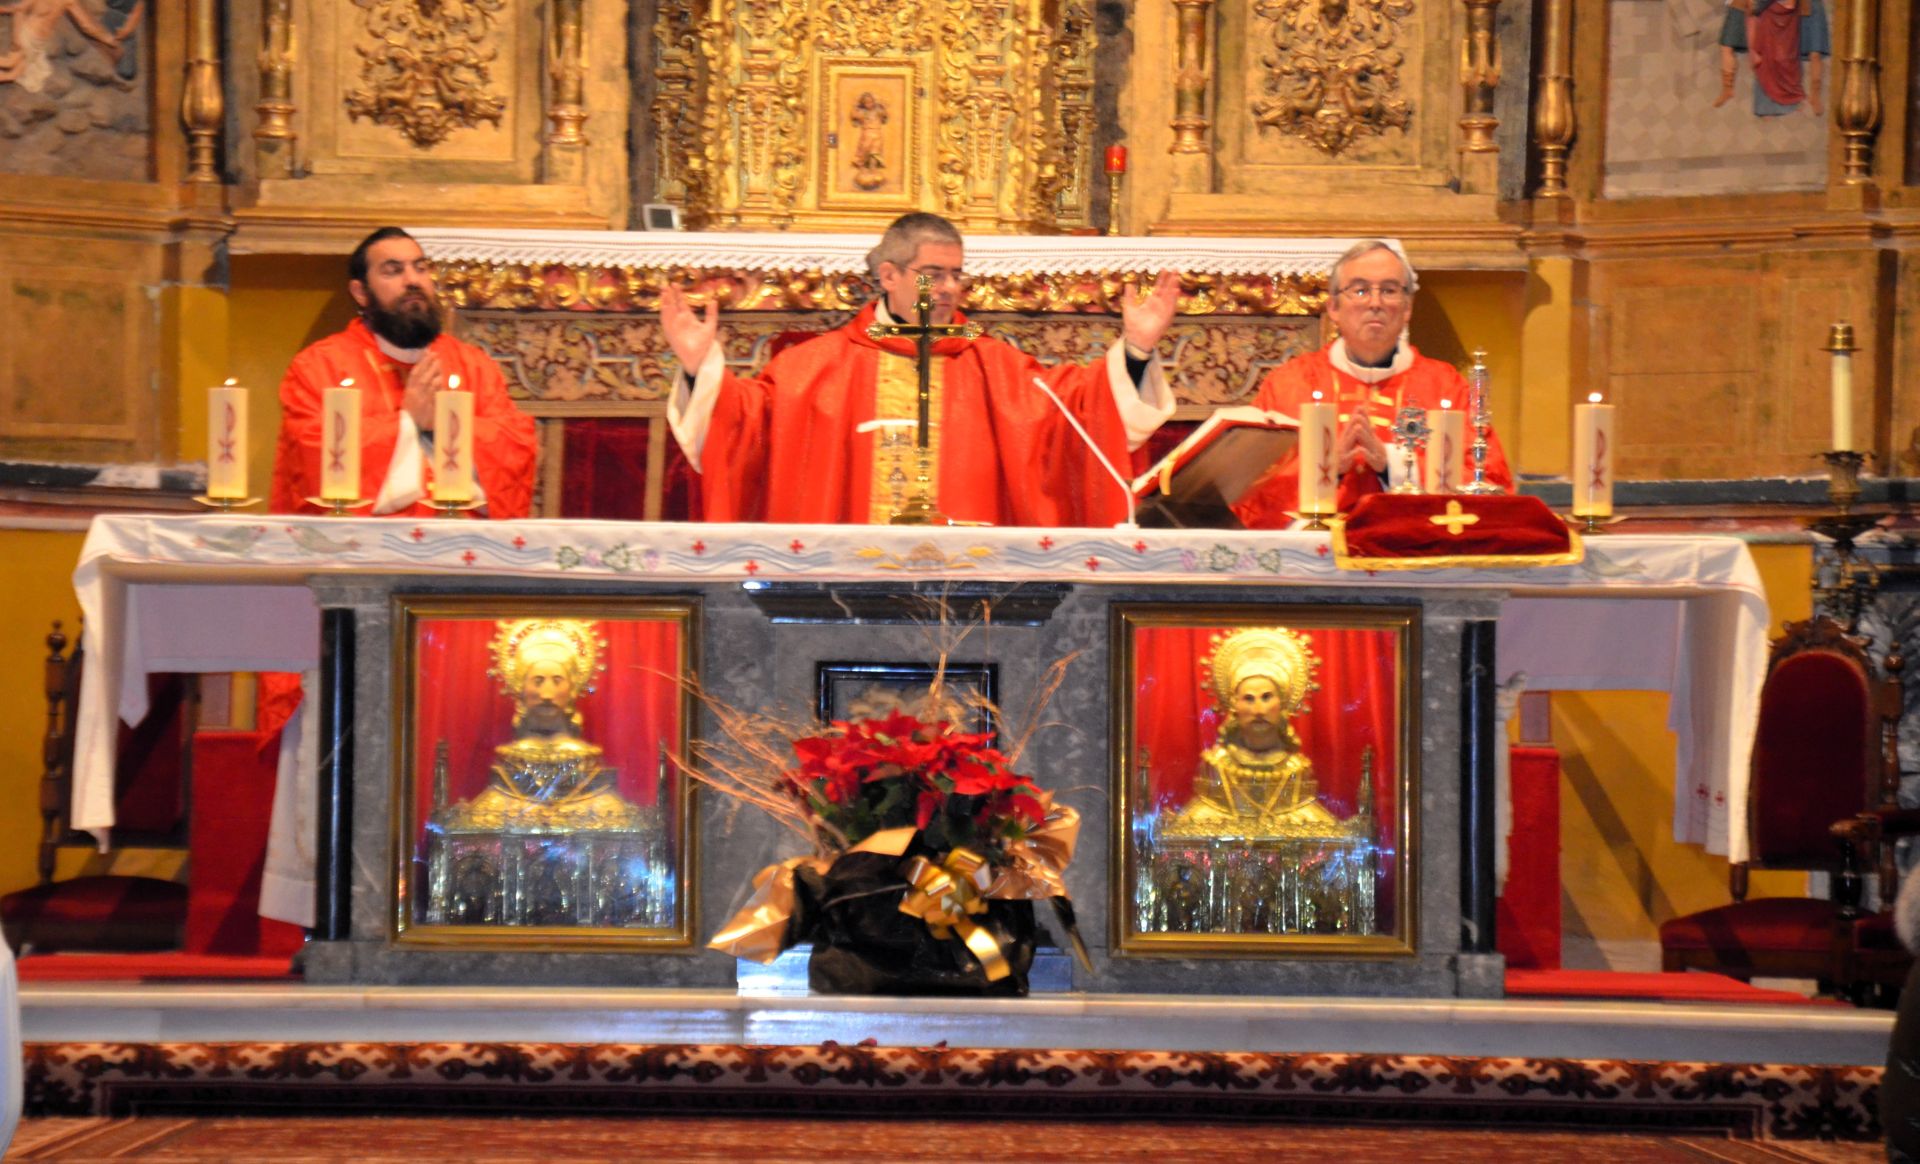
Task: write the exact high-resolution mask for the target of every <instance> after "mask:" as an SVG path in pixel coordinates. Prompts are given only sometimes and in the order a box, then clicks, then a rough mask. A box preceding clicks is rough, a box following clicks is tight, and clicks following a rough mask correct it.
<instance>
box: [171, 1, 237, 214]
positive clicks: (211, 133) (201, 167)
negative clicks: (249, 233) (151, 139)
mask: <svg viewBox="0 0 1920 1164" xmlns="http://www.w3.org/2000/svg"><path fill="white" fill-rule="evenodd" d="M187 41H188V45H189V48H188V53H187V85H186V92H185V93H184V94H182V95H181V98H180V123H181V124H182V125H184V126H185V127H186V130H187V181H189V182H218V181H219V180H220V171H219V168H218V167H219V161H220V123H221V121H222V120H223V119H224V117H225V115H226V110H227V103H226V95H225V94H224V93H222V92H221V91H220V14H219V12H218V11H216V10H215V8H214V5H213V0H195V2H194V3H193V5H192V6H191V7H190V8H189V9H188V12H187Z"/></svg>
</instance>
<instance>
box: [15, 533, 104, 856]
mask: <svg viewBox="0 0 1920 1164" xmlns="http://www.w3.org/2000/svg"><path fill="white" fill-rule="evenodd" d="M85 538H86V535H84V534H81V533H78V532H69V531H59V532H47V531H40V530H9V529H0V594H4V595H6V603H7V613H6V617H5V618H4V619H0V660H4V661H5V663H4V666H0V804H5V805H6V806H7V807H6V808H5V809H4V810H0V893H7V892H11V891H13V890H15V889H22V888H25V887H26V886H29V885H32V884H33V883H34V882H35V881H36V880H38V874H37V872H36V870H35V865H34V863H35V861H36V860H37V859H38V855H39V845H40V771H41V759H40V743H41V739H42V737H43V736H44V734H45V732H46V728H47V700H46V694H45V692H44V690H43V689H42V684H41V669H40V666H39V661H40V660H41V659H44V658H46V656H47V644H46V638H47V631H48V630H50V629H52V625H53V620H54V619H56V618H57V619H59V620H61V621H62V622H63V623H65V624H66V631H67V636H68V638H69V639H74V638H76V637H77V634H78V631H79V626H80V603H79V601H78V600H77V599H75V598H74V596H73V567H74V564H75V563H77V562H78V561H79V560H80V546H81V543H82V542H83V541H85ZM69 649H71V648H69Z"/></svg>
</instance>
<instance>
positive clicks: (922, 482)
mask: <svg viewBox="0 0 1920 1164" xmlns="http://www.w3.org/2000/svg"><path fill="white" fill-rule="evenodd" d="M918 286H919V296H918V298H916V299H915V300H914V303H913V310H914V314H915V315H917V316H919V318H920V322H919V323H917V324H914V323H875V324H872V325H870V326H868V328H867V335H868V336H869V337H870V338H872V339H903V338H911V339H912V340H913V354H914V361H915V362H916V363H917V364H918V365H919V367H918V369H917V370H918V372H919V374H920V385H919V392H918V394H917V399H918V401H919V405H920V409H919V419H918V422H917V424H916V425H915V428H914V446H913V447H914V466H915V468H914V478H913V494H912V496H910V497H908V498H907V503H906V505H904V506H903V507H901V510H900V512H898V513H896V514H894V515H893V524H894V525H946V524H947V518H946V516H945V515H944V514H942V513H941V512H940V511H939V510H938V509H936V508H934V504H933V446H932V444H931V431H930V428H929V426H930V424H931V423H932V421H931V418H930V416H929V415H928V414H929V413H930V412H931V411H932V408H933V341H934V340H937V339H946V338H948V337H949V336H965V337H966V338H968V339H972V338H974V337H975V336H977V335H979V334H980V330H981V329H980V328H979V326H978V325H976V324H971V323H964V324H962V323H934V322H933V278H932V277H931V276H929V275H921V276H920V277H919V283H918Z"/></svg>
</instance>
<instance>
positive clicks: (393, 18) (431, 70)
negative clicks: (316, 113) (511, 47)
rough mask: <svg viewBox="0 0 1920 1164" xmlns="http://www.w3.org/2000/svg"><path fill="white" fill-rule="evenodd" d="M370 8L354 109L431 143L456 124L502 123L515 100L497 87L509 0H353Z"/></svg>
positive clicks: (350, 105) (350, 106) (356, 114)
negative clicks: (496, 64) (502, 22)
mask: <svg viewBox="0 0 1920 1164" xmlns="http://www.w3.org/2000/svg"><path fill="white" fill-rule="evenodd" d="M353 3H354V5H355V7H358V8H360V9H361V10H362V12H363V13H364V16H363V19H362V22H361V35H360V38H359V41H358V43H356V44H355V45H354V51H355V52H357V53H359V54H360V58H361V66H360V81H361V87H360V88H358V89H355V90H354V91H353V92H351V93H349V94H347V98H346V105H347V113H348V115H349V116H350V117H352V118H353V119H354V120H356V121H358V120H359V119H360V118H363V117H364V118H366V119H367V120H369V121H372V122H373V123H374V124H376V125H388V126H392V127H394V128H395V129H398V130H399V131H400V132H401V133H403V134H405V135H406V137H407V138H408V140H410V141H412V142H413V144H415V145H417V146H419V147H421V148H422V149H427V148H430V147H432V146H435V145H438V144H439V143H440V142H443V141H445V140H446V139H447V136H448V135H449V134H451V133H452V132H453V131H454V130H456V129H473V128H475V127H477V126H479V124H480V123H481V122H483V121H484V122H490V123H492V124H493V125H495V126H498V125H499V124H500V122H501V118H502V117H503V116H505V114H506V111H507V102H506V99H505V98H504V97H501V96H499V95H498V94H497V93H496V92H495V91H494V90H493V63H494V61H495V60H496V59H497V58H498V57H499V55H500V48H499V45H498V44H497V43H496V41H497V34H498V29H497V27H496V25H497V24H498V21H499V14H500V13H501V12H502V11H504V10H505V8H506V0H353Z"/></svg>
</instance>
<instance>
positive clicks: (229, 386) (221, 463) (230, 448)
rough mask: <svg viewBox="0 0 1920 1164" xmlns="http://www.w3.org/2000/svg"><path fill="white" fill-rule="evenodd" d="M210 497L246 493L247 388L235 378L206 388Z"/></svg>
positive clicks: (242, 496) (237, 496)
mask: <svg viewBox="0 0 1920 1164" xmlns="http://www.w3.org/2000/svg"><path fill="white" fill-rule="evenodd" d="M207 496H208V497H212V498H215V499H220V498H228V499H231V500H234V501H241V500H244V499H245V498H246V496H247V390H246V389H245V388H241V387H239V386H238V382H237V381H234V380H228V381H227V382H226V383H225V384H222V385H221V386H220V387H218V388H209V389H207Z"/></svg>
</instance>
